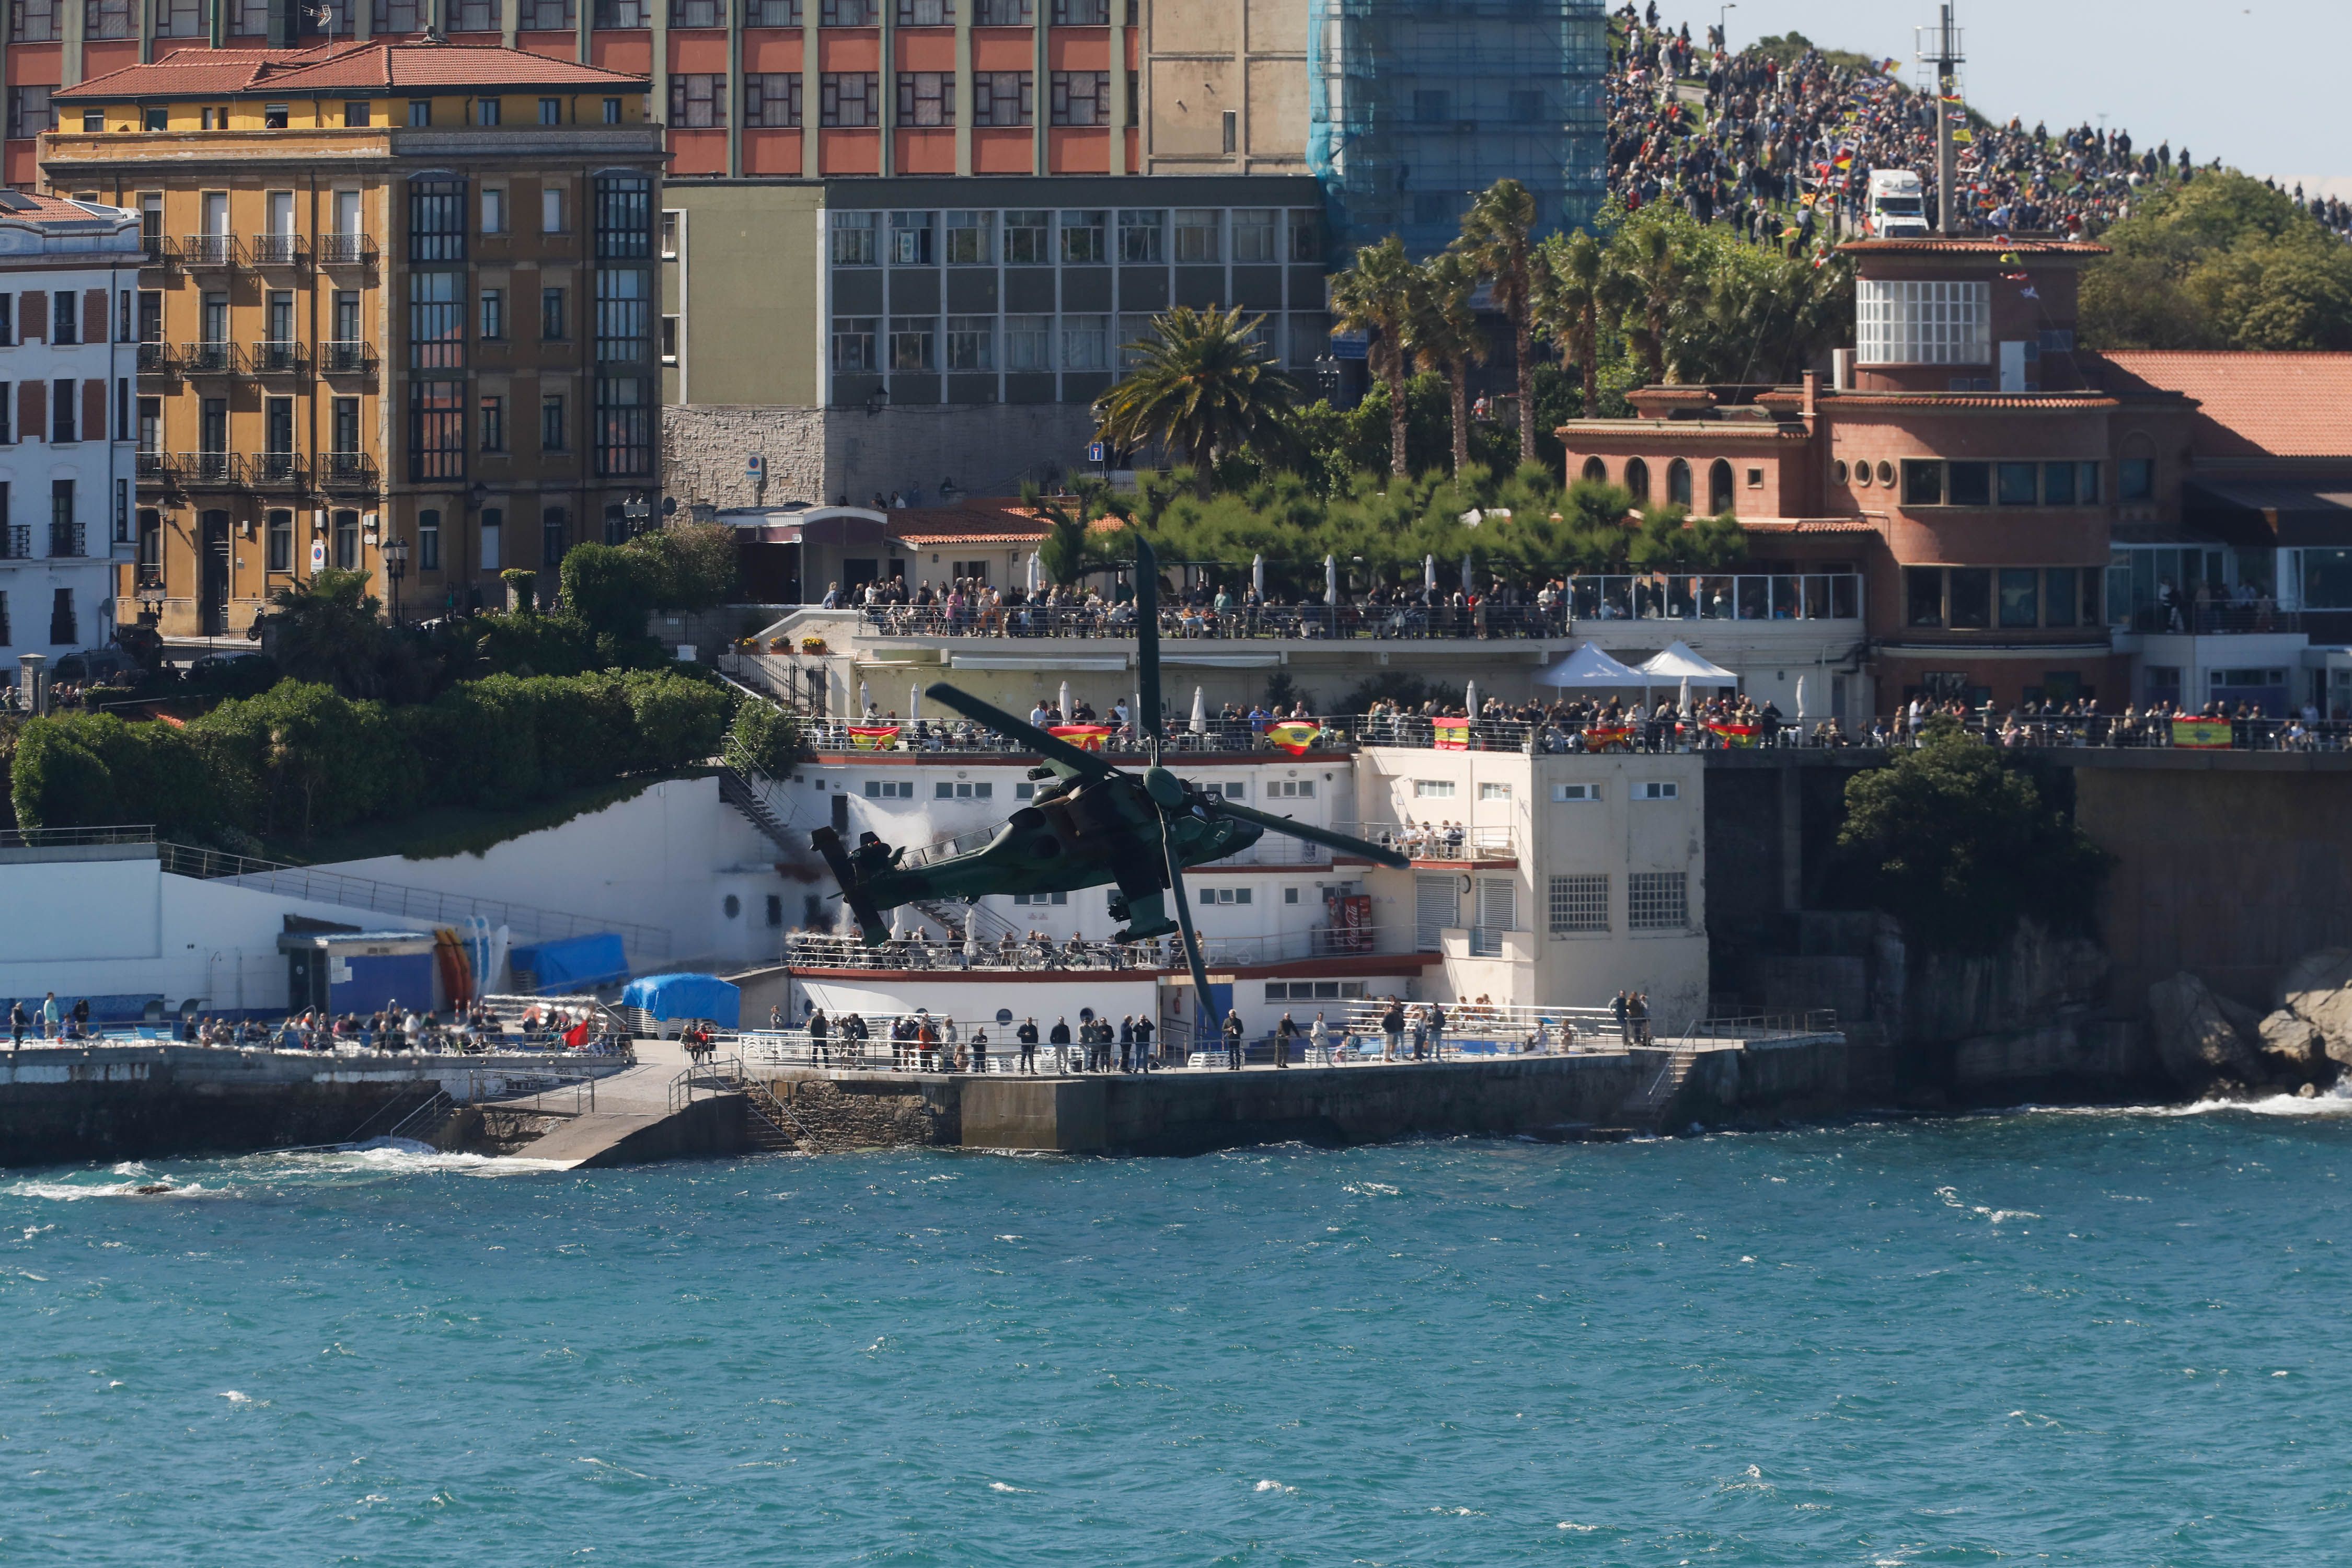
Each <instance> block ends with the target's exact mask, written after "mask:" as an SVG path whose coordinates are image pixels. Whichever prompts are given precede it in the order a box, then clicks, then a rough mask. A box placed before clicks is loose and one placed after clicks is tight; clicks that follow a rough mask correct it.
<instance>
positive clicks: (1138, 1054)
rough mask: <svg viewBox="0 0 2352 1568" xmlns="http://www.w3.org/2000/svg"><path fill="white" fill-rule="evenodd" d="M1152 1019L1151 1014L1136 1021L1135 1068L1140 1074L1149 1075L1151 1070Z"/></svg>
mask: <svg viewBox="0 0 2352 1568" xmlns="http://www.w3.org/2000/svg"><path fill="white" fill-rule="evenodd" d="M1151 1034H1152V1028H1151V1018H1150V1015H1149V1014H1146V1015H1145V1016H1142V1017H1139V1018H1138V1019H1136V1021H1135V1068H1136V1070H1137V1071H1138V1072H1143V1073H1148V1072H1150V1070H1151V1068H1152V1057H1151Z"/></svg>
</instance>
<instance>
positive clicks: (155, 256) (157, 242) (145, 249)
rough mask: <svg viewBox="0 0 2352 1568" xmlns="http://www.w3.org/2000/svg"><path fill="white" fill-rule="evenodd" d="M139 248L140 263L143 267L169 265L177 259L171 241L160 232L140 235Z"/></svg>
mask: <svg viewBox="0 0 2352 1568" xmlns="http://www.w3.org/2000/svg"><path fill="white" fill-rule="evenodd" d="M139 250H140V255H141V258H142V260H141V265H142V266H145V267H169V266H170V265H171V264H172V263H173V261H175V260H177V259H178V258H177V256H176V255H175V254H174V250H173V245H172V242H171V241H170V240H168V239H166V238H164V237H163V236H162V235H160V234H142V235H141V236H140V237H139Z"/></svg>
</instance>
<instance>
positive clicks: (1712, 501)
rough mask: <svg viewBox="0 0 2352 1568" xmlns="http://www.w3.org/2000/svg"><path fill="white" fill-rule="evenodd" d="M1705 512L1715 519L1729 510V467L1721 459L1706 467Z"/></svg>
mask: <svg viewBox="0 0 2352 1568" xmlns="http://www.w3.org/2000/svg"><path fill="white" fill-rule="evenodd" d="M1706 510H1708V511H1710V512H1712V513H1714V514H1715V515H1716V516H1717V517H1720V516H1722V515H1723V514H1724V513H1725V512H1727V511H1729V510H1731V465H1730V464H1729V463H1728V462H1726V461H1725V460H1724V459H1723V458H1717V459H1716V460H1715V461H1714V462H1713V463H1711V464H1709V465H1708V467H1707V470H1706Z"/></svg>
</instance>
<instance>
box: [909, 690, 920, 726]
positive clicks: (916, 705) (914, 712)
mask: <svg viewBox="0 0 2352 1568" xmlns="http://www.w3.org/2000/svg"><path fill="white" fill-rule="evenodd" d="M922 721H923V689H922V687H921V685H920V684H917V685H914V686H909V687H908V688H907V722H908V723H909V724H919V723H921V722H922Z"/></svg>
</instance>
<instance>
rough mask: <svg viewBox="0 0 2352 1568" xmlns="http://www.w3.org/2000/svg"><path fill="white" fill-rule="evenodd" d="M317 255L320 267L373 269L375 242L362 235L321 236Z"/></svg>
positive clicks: (371, 238)
mask: <svg viewBox="0 0 2352 1568" xmlns="http://www.w3.org/2000/svg"><path fill="white" fill-rule="evenodd" d="M318 254H319V265H320V266H321V267H373V266H374V265H375V240H374V239H373V237H370V236H367V235H364V234H322V235H320V237H319V251H318Z"/></svg>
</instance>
